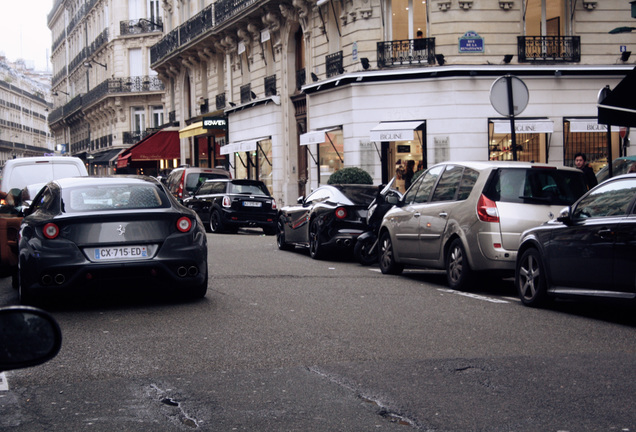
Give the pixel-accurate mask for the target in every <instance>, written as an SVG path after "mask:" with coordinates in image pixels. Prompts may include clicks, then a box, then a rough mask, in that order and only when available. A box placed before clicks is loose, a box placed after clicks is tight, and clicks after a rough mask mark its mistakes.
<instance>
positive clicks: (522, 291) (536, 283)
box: [515, 248, 548, 307]
mask: <svg viewBox="0 0 636 432" xmlns="http://www.w3.org/2000/svg"><path fill="white" fill-rule="evenodd" d="M515 286H516V287H517V291H518V292H519V298H520V299H521V302H522V303H523V304H524V305H526V306H532V307H538V306H542V305H544V304H545V303H546V300H547V291H548V286H547V283H546V279H545V267H544V266H543V261H541V255H540V254H539V251H538V250H537V249H534V248H532V249H527V250H526V251H525V252H524V253H523V254H522V255H521V258H520V259H519V261H518V264H517V271H516V272H515Z"/></svg>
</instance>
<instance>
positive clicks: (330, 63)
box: [325, 51, 344, 78]
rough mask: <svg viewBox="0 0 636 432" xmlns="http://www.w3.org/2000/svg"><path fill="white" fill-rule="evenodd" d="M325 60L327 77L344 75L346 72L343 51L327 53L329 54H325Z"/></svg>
mask: <svg viewBox="0 0 636 432" xmlns="http://www.w3.org/2000/svg"><path fill="white" fill-rule="evenodd" d="M325 62H326V68H327V78H329V77H332V76H335V75H342V74H343V73H344V67H343V66H342V51H338V52H335V53H333V54H327V56H325Z"/></svg>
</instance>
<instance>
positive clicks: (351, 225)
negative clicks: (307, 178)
mask: <svg viewBox="0 0 636 432" xmlns="http://www.w3.org/2000/svg"><path fill="white" fill-rule="evenodd" d="M377 191H378V187H377V186H372V185H328V186H321V187H319V188H318V189H316V190H315V191H313V192H312V193H311V194H309V195H308V196H307V198H304V197H300V198H298V204H297V205H293V206H286V207H283V208H281V210H280V212H279V216H278V231H277V234H276V236H277V238H276V243H277V244H278V248H279V249H281V250H288V249H293V248H294V246H296V245H298V246H305V247H309V255H310V256H311V257H312V258H314V259H319V258H321V257H323V256H324V254H325V250H326V249H327V248H332V247H334V246H338V247H343V248H347V249H352V248H353V246H354V245H355V242H356V239H357V238H358V236H359V235H360V234H362V233H363V232H364V231H366V229H367V223H366V217H367V209H368V208H369V204H370V203H371V201H373V199H374V198H375V196H376V194H377Z"/></svg>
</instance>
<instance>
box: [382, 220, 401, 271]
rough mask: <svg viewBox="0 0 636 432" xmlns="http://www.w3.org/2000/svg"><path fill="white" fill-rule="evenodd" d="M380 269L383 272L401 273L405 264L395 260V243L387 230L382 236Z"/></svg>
mask: <svg viewBox="0 0 636 432" xmlns="http://www.w3.org/2000/svg"><path fill="white" fill-rule="evenodd" d="M379 247H380V253H379V256H380V270H381V271H382V273H383V274H394V275H397V274H400V273H402V271H403V270H404V265H403V264H398V263H397V262H395V252H394V251H393V243H392V242H391V235H390V234H389V233H388V232H387V231H385V232H383V233H382V236H381V237H380V245H379Z"/></svg>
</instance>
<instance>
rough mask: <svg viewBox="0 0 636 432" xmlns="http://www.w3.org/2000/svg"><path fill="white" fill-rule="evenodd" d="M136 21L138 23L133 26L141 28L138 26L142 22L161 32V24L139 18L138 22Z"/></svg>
mask: <svg viewBox="0 0 636 432" xmlns="http://www.w3.org/2000/svg"><path fill="white" fill-rule="evenodd" d="M138 21H139V22H138V23H137V24H135V26H137V27H141V26H140V25H139V23H140V22H142V21H143V22H147V23H148V24H150V25H151V26H154V27H157V28H158V29H160V30H161V31H163V24H161V23H156V22H154V21H151V20H149V19H146V18H139V20H138Z"/></svg>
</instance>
